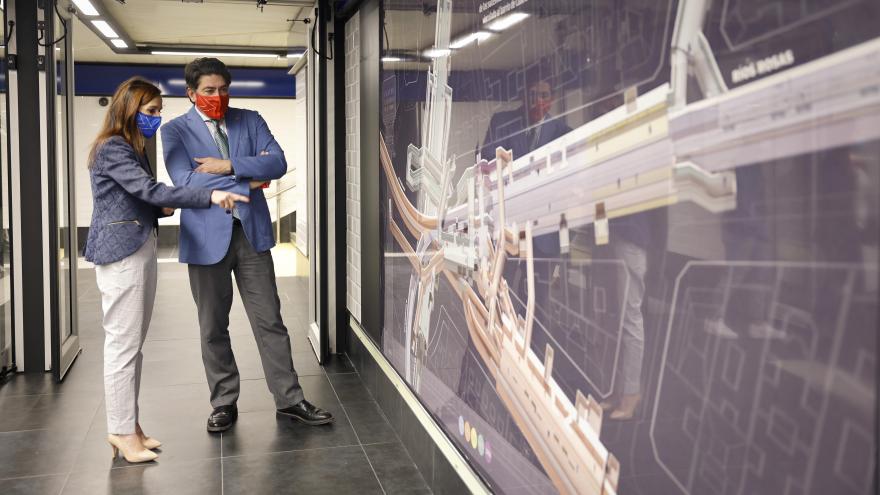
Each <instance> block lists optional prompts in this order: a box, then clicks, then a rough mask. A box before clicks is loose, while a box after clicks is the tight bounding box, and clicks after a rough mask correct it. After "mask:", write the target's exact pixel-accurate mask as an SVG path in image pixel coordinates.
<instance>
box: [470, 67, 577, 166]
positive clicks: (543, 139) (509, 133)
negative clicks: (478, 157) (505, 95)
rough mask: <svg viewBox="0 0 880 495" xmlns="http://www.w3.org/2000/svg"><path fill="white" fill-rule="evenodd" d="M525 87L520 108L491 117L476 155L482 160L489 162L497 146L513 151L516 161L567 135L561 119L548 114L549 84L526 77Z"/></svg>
mask: <svg viewBox="0 0 880 495" xmlns="http://www.w3.org/2000/svg"><path fill="white" fill-rule="evenodd" d="M527 85H528V87H527V90H526V92H525V94H524V95H523V96H524V99H523V100H524V101H523V105H522V106H521V107H519V108H517V109H515V110H510V111H507V112H498V113H496V114H495V115H493V116H492V120H491V121H490V122H489V129H488V130H487V131H486V139H484V140H483V149H482V150H481V152H480V153H481V154H482V157H483V158H485V159H487V160H492V159H493V158H495V148H497V147H498V146H501V147H502V148H504V149H507V150H511V151H513V158H514V159H516V158H519V157H521V156H523V155H526V154H528V153H531V152H532V151H534V150H536V149H538V148H540V147H541V146H544V145H545V144H547V143H549V142H551V141H553V140H554V139H556V138H559V137H561V136H564V135H565V134H568V133H569V132H571V128H570V127H568V125H566V124H565V121H564V120H563V119H561V118H558V117H553V116H551V115H550V109H551V108H552V107H553V102H554V95H553V89H552V88H551V86H550V83H549V82H548V81H547V80H545V79H538V78H530V80H529V81H528V83H527Z"/></svg>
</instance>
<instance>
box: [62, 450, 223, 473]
mask: <svg viewBox="0 0 880 495" xmlns="http://www.w3.org/2000/svg"><path fill="white" fill-rule="evenodd" d="M161 455H162V454H161V453H160V454H159V456H160V458H161ZM219 460H220V457H216V456H211V457H199V458H189V459H187V460H185V461H181V462H184V463H187V462H189V463H195V462H206V461H219ZM161 465H162V464H161V463H159V462H157V463H155V464H154V463H150V462H147V463H134V464H132V463H130V462H128V461H125V464H124V465H122V466H110V468H109V469H104V468H101V469H98V468H95V467H92V466H87V467H85V468H82V469H77V468H76V467H75V466H74V468H73V469H72V470H71V471H70V473H68V474H70V475H75V474H90V473H98V472H101V473H105V472H107V471H110V472H112V471H121V470H124V469H137V468H152V467H159V466H161ZM180 465H181V464H166V467H174V466H180Z"/></svg>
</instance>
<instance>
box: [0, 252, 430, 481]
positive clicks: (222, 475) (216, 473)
mask: <svg viewBox="0 0 880 495" xmlns="http://www.w3.org/2000/svg"><path fill="white" fill-rule="evenodd" d="M159 266H160V268H159V291H158V294H157V297H156V308H155V313H154V317H153V323H152V326H151V328H150V333H149V336H148V338H147V342H146V344H145V346H144V372H143V381H142V390H141V399H140V407H141V418H142V423H143V426H144V428H145V429H146V431H147V432H148V433H149V434H150V435H152V436H154V437H156V438H159V439H161V440H162V442H163V446H162V450H161V453H160V457H159V460H158V462H154V463H149V464H141V465H132V464H128V463H127V462H125V461H124V460H122V459H116V460H113V461H111V459H110V448H109V446H108V445H107V443H106V440H105V436H106V423H105V417H104V402H103V385H102V345H103V330H102V329H101V326H100V321H101V309H100V301H99V295H98V291H97V289H96V287H95V280H94V271H92V270H80V272H79V274H78V275H79V285H80V287H79V306H78V308H79V317H80V336H81V341H82V346H83V353H82V354H81V355H80V357H79V358H78V359H77V361H76V363H75V364H74V366H73V368H72V369H71V371H70V373H69V374H68V377H67V379H66V380H65V382H64V383H63V384H56V383H54V382H53V381H52V379H51V377H50V376H49V375H18V376H15V377H13V378H12V379H11V380H9V381H7V382H6V383H4V384H2V385H0V493H2V494H4V495H7V494H9V495H11V494H44V493H45V494H90V495H91V494H102V493H120V494H139V493H159V494H165V493H173V494H220V493H222V494H237V493H247V494H261V493H266V494H272V495H277V494H286V493H310V494H321V493H333V494H344V493H359V494H360V493H363V494H368V493H378V494H381V493H385V494H392V493H394V494H397V493H430V490H429V489H428V485H427V484H426V483H425V481H424V480H423V479H422V477H421V475H420V474H419V471H418V469H417V468H416V465H415V463H414V462H413V460H412V459H411V458H410V456H409V455H408V453H407V451H406V449H405V448H404V447H403V445H402V444H401V442H400V438H399V437H398V434H399V432H398V431H397V430H396V428H395V427H394V426H392V424H391V423H389V421H388V420H387V418H386V417H385V415H384V414H383V413H382V411H381V409H380V408H379V407H378V406H377V404H376V402H375V401H374V398H373V397H372V396H371V395H370V393H369V392H368V391H367V389H366V388H365V387H364V385H363V383H362V382H361V379H360V376H359V375H358V374H357V373H356V372H355V371H354V368H353V367H352V365H351V363H350V362H349V361H348V359H347V358H345V357H341V358H337V359H334V360H333V361H332V362H331V363H329V364H327V365H326V366H321V365H319V364H318V363H317V361H316V359H315V356H314V354H312V352H311V349H310V347H309V343H308V340H307V337H306V328H307V297H306V291H307V281H306V280H305V279H300V278H281V279H278V286H279V291H280V293H281V294H280V296H281V300H282V305H283V310H282V313H283V316H284V321H285V323H286V324H287V326H288V329H289V331H290V335H291V341H292V346H293V360H294V364H295V366H296V368H297V370H298V372H299V373H300V376H301V378H300V381H301V383H302V386H303V389H304V390H305V393H306V397H308V398H309V399H310V400H311V401H313V402H315V403H316V404H318V405H320V406H321V407H324V408H325V409H327V410H329V411H331V412H332V413H333V414H334V415H335V416H336V421H335V422H334V423H333V425H331V426H329V427H308V426H304V425H301V424H298V423H293V422H290V421H287V420H279V419H276V417H275V412H274V410H275V405H274V403H273V401H272V397H271V395H270V394H269V390H268V389H267V387H266V381H265V379H264V375H263V370H262V367H261V366H260V359H259V355H258V353H257V348H256V344H255V343H254V338H253V335H252V334H251V330H250V326H249V324H248V322H247V318H246V317H245V315H244V309H243V307H242V306H241V303H240V301H239V300H238V298H237V297H236V302H235V303H234V305H233V309H232V314H231V316H230V333H232V335H233V348H234V351H235V356H236V360H237V362H238V366H239V370H240V372H241V375H242V382H241V397H240V399H239V403H238V404H239V411H240V416H239V420H238V423H237V424H236V425H235V426H234V427H233V428H232V429H231V430H229V431H227V432H225V433H223V434H222V435H211V434H208V433H207V432H206V431H205V418H206V417H207V414H208V413H209V412H210V405H209V403H208V387H207V385H206V382H205V375H204V370H203V368H202V364H201V354H200V350H199V340H198V326H197V321H196V313H195V305H194V303H193V302H192V297H191V296H190V293H189V283H188V280H187V275H186V270H185V268H184V267H182V266H180V265H178V264H176V263H162V264H160V265H159Z"/></svg>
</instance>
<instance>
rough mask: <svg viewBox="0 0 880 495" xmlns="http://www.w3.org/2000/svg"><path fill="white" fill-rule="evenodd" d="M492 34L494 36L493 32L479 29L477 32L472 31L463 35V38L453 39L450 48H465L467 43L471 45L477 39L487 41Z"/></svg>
mask: <svg viewBox="0 0 880 495" xmlns="http://www.w3.org/2000/svg"><path fill="white" fill-rule="evenodd" d="M490 36H492V33H489V32H486V31H477V32H476V33H471V34H468V35H466V36H462V37H461V38H459V39H457V40H455V41H453V42H452V43H450V44H449V48H453V49H456V50H458V49H459V48H463V47H465V46H467V45H470V44H471V43H473V42H475V41H476V42H481V41H485V40H486V39H488V38H489V37H490Z"/></svg>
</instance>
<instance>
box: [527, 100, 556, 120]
mask: <svg viewBox="0 0 880 495" xmlns="http://www.w3.org/2000/svg"><path fill="white" fill-rule="evenodd" d="M551 106H553V103H552V102H551V101H550V100H544V99H540V100H538V101H536V102H534V103H532V106H531V107H530V108H529V118H530V119H531V121H532V122H540V121H542V120H544V117H545V116H546V115H547V113H548V112H550V107H551Z"/></svg>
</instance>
